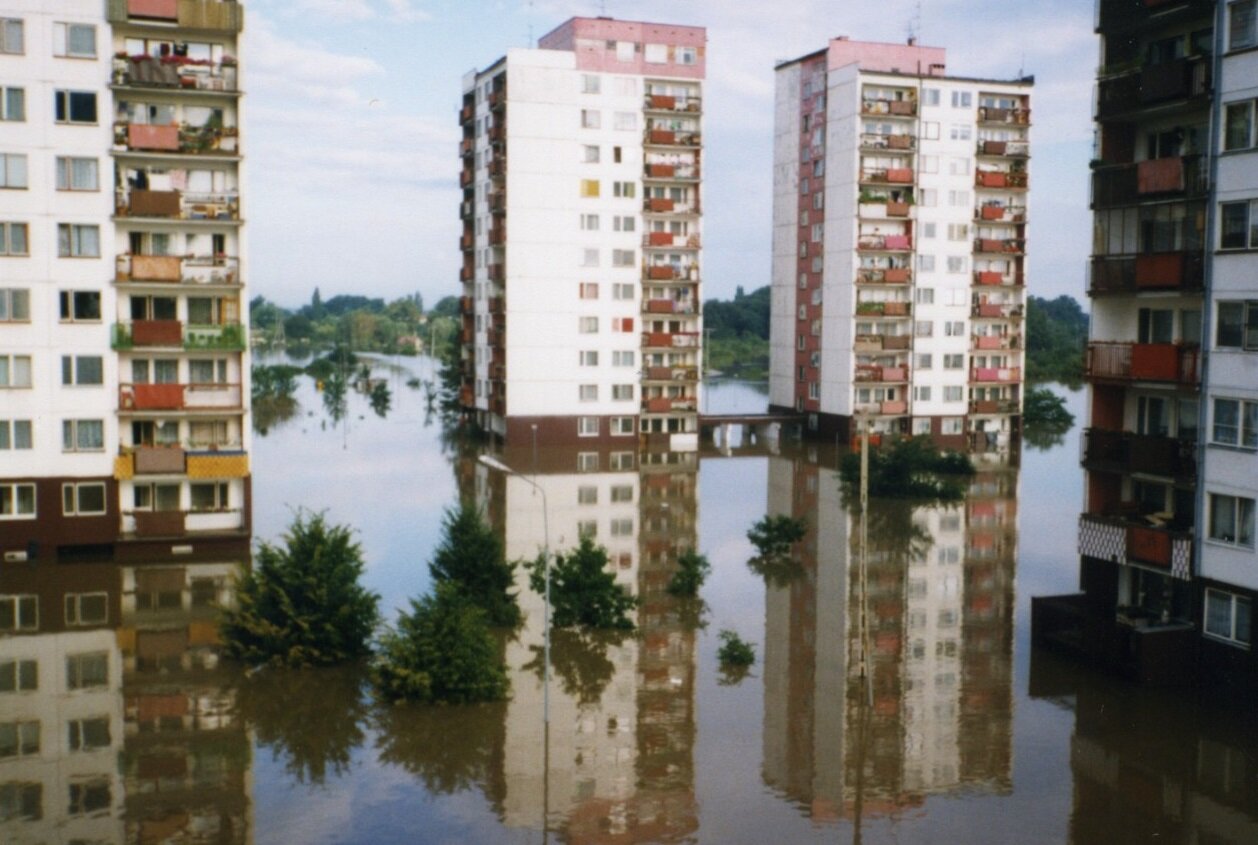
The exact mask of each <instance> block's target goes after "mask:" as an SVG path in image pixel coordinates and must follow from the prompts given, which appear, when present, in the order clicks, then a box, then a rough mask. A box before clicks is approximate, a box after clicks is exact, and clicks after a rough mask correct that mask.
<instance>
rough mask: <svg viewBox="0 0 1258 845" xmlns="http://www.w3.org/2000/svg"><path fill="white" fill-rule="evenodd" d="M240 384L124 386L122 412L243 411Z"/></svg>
mask: <svg viewBox="0 0 1258 845" xmlns="http://www.w3.org/2000/svg"><path fill="white" fill-rule="evenodd" d="M240 397H241V392H240V385H239V384H123V385H119V387H118V409H119V410H120V411H124V412H125V411H192V410H240V407H241V404H240Z"/></svg>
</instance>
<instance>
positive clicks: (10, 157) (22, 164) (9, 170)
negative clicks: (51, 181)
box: [0, 153, 27, 188]
mask: <svg viewBox="0 0 1258 845" xmlns="http://www.w3.org/2000/svg"><path fill="white" fill-rule="evenodd" d="M25 187H27V184H26V156H25V155H22V154H20V153H0V188H25Z"/></svg>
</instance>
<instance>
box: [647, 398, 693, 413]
mask: <svg viewBox="0 0 1258 845" xmlns="http://www.w3.org/2000/svg"><path fill="white" fill-rule="evenodd" d="M696 407H697V406H696V403H695V400H694V397H686V396H677V397H664V396H657V397H655V398H652V399H643V400H642V411H643V413H647V414H667V413H671V412H673V411H693V410H695V408H696Z"/></svg>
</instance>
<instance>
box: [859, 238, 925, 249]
mask: <svg viewBox="0 0 1258 845" xmlns="http://www.w3.org/2000/svg"><path fill="white" fill-rule="evenodd" d="M856 248H857V249H859V250H866V251H870V252H907V251H909V250H911V249H912V248H913V237H912V236H911V235H907V234H906V235H861V236H860V238H859V239H858V240H857V242H856Z"/></svg>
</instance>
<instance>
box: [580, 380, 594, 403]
mask: <svg viewBox="0 0 1258 845" xmlns="http://www.w3.org/2000/svg"><path fill="white" fill-rule="evenodd" d="M578 390H579V395H580V398H581V401H582V402H597V401H598V385H597V384H583V385H580V387H579V388H578Z"/></svg>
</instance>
